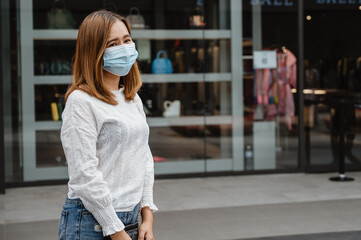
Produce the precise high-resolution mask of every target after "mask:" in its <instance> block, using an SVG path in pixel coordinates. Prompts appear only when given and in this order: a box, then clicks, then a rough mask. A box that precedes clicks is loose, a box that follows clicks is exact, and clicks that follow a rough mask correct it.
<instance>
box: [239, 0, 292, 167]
mask: <svg viewBox="0 0 361 240" xmlns="http://www.w3.org/2000/svg"><path fill="white" fill-rule="evenodd" d="M271 2H272V3H271ZM297 29H298V25H297V4H294V3H293V2H291V1H278V2H277V3H276V1H274V2H273V1H243V33H244V36H243V37H244V38H243V52H244V63H243V66H244V77H243V87H244V93H243V94H244V133H245V141H244V142H245V146H244V149H245V151H244V152H245V169H246V170H274V169H293V168H297V166H298V132H297V122H298V121H297V111H296V106H297V102H296V99H297V95H296V92H297V91H296V87H297V60H298V59H297V51H298V44H297V38H298V35H297ZM265 50H269V51H272V52H273V55H271V57H270V58H268V59H266V58H264V57H263V58H261V59H259V58H256V56H255V55H254V51H265ZM254 61H255V62H257V63H260V67H257V68H255V67H254V64H253V62H254ZM272 61H273V62H274V63H275V65H274V66H263V67H262V64H266V63H269V62H272Z"/></svg>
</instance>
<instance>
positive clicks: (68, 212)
mask: <svg viewBox="0 0 361 240" xmlns="http://www.w3.org/2000/svg"><path fill="white" fill-rule="evenodd" d="M138 210H139V204H138V205H137V206H135V208H134V209H133V211H130V212H117V215H118V217H119V219H120V220H121V221H122V222H123V224H124V225H125V226H128V225H132V224H135V223H137V217H138ZM135 231H136V230H134V231H133V232H132V231H131V232H128V234H129V235H130V237H131V238H132V239H138V232H137V231H136V232H135ZM132 235H133V236H132ZM58 237H59V240H75V239H77V240H103V239H110V238H109V237H108V238H106V237H103V231H102V228H101V226H100V225H99V223H98V222H97V220H96V219H95V218H94V216H93V215H92V214H91V213H90V212H89V211H88V210H87V209H86V208H85V207H84V205H83V203H82V201H81V200H80V199H79V198H76V199H69V198H68V197H66V200H65V203H64V205H63V210H62V212H61V217H60V221H59V232H58Z"/></svg>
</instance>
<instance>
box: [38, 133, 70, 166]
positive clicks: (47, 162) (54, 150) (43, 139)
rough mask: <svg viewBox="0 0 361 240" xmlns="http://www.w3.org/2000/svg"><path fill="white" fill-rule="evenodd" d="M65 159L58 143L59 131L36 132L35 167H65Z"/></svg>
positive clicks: (59, 142)
mask: <svg viewBox="0 0 361 240" xmlns="http://www.w3.org/2000/svg"><path fill="white" fill-rule="evenodd" d="M65 165H66V158H65V154H64V151H63V147H62V145H61V141H60V131H37V132H36V166H37V167H54V166H65Z"/></svg>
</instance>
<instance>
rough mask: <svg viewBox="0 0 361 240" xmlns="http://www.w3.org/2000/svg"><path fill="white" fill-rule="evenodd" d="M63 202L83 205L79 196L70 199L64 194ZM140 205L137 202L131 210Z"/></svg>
mask: <svg viewBox="0 0 361 240" xmlns="http://www.w3.org/2000/svg"><path fill="white" fill-rule="evenodd" d="M65 204H76V205H80V206H83V207H84V204H83V202H82V201H81V199H80V198H74V199H70V198H69V197H68V196H66V200H65ZM138 206H140V203H138V204H137V205H135V207H134V209H133V211H134V210H135V209H136V208H137V207H138Z"/></svg>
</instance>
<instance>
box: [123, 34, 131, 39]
mask: <svg viewBox="0 0 361 240" xmlns="http://www.w3.org/2000/svg"><path fill="white" fill-rule="evenodd" d="M128 37H130V38H131V37H132V36H131V35H130V34H125V35H124V36H123V39H124V38H128Z"/></svg>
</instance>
